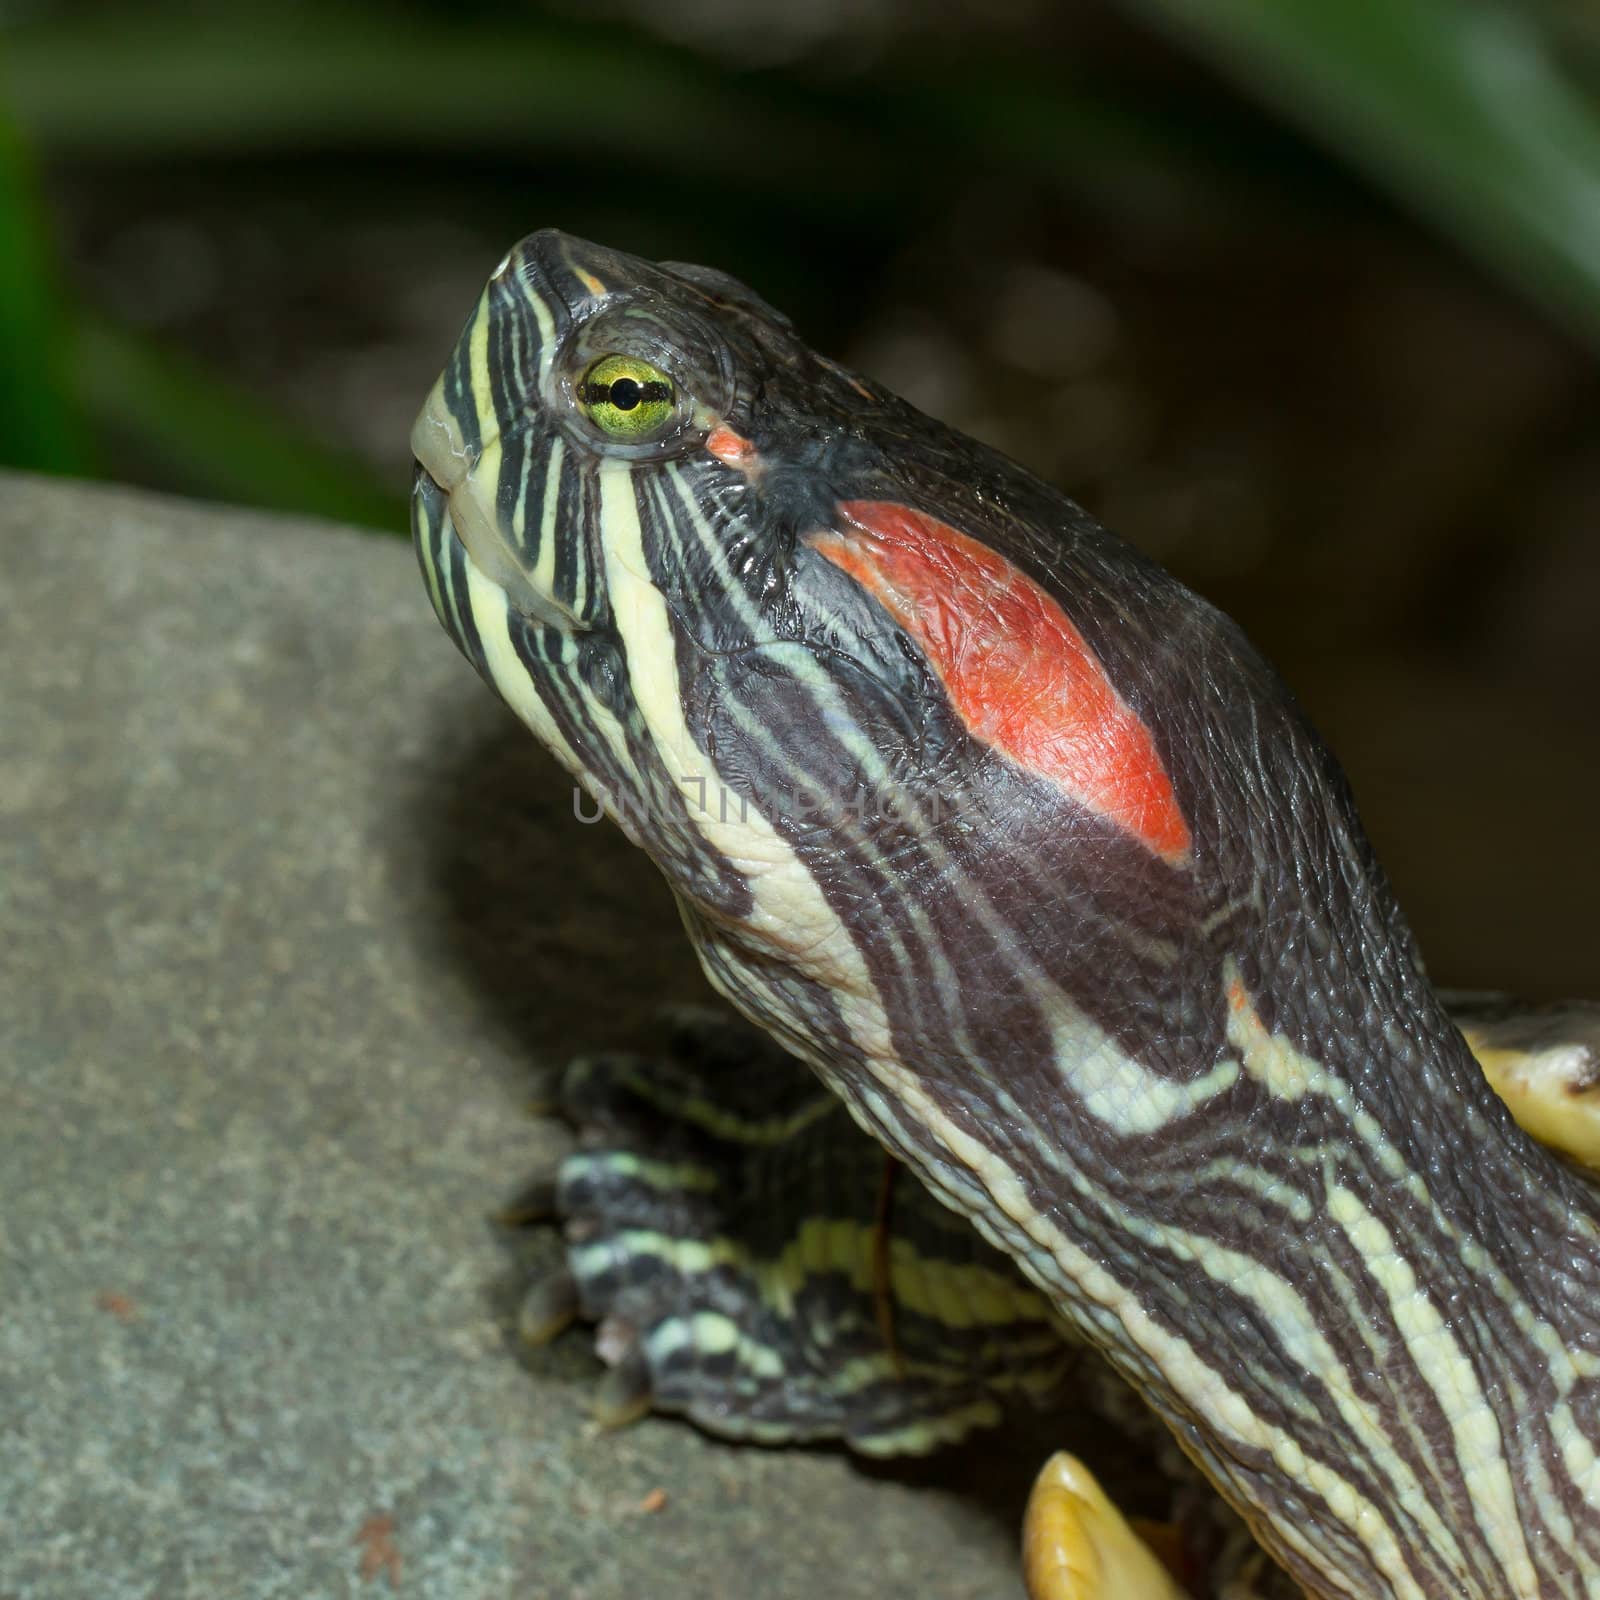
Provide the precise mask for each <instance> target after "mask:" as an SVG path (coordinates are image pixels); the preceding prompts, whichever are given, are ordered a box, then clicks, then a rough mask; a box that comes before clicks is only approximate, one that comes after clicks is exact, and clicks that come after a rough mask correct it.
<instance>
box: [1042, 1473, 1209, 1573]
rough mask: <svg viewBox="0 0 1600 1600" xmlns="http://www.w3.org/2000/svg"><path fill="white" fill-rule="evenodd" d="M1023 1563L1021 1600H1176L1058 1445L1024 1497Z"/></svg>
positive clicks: (1087, 1476) (1090, 1479)
mask: <svg viewBox="0 0 1600 1600" xmlns="http://www.w3.org/2000/svg"><path fill="white" fill-rule="evenodd" d="M1022 1565H1023V1573H1024V1581H1025V1583H1026V1586H1027V1591H1028V1600H1183V1595H1184V1591H1183V1590H1182V1589H1180V1588H1179V1587H1178V1584H1177V1581H1176V1580H1175V1579H1174V1578H1173V1576H1172V1574H1171V1573H1170V1572H1169V1571H1168V1570H1167V1568H1166V1566H1165V1565H1164V1564H1163V1563H1162V1561H1161V1560H1160V1559H1159V1558H1158V1557H1157V1555H1156V1553H1155V1551H1153V1550H1152V1549H1151V1547H1150V1545H1149V1544H1148V1543H1147V1542H1146V1541H1145V1540H1144V1539H1143V1538H1141V1537H1140V1535H1139V1534H1138V1533H1136V1532H1135V1531H1134V1529H1133V1528H1132V1527H1130V1526H1129V1525H1128V1523H1127V1522H1126V1521H1125V1520H1124V1518H1123V1515H1122V1513H1121V1512H1120V1511H1119V1510H1118V1509H1117V1508H1116V1506H1115V1505H1113V1504H1112V1502H1111V1501H1110V1500H1109V1499H1108V1498H1107V1497H1106V1493H1105V1491H1104V1490H1103V1489H1102V1488H1101V1487H1100V1485H1099V1484H1098V1483H1097V1482H1096V1481H1095V1479H1094V1475H1093V1474H1092V1473H1091V1472H1090V1471H1089V1469H1088V1468H1087V1467H1086V1466H1084V1464H1083V1463H1082V1462H1081V1461H1079V1460H1078V1459H1077V1457H1076V1456H1070V1455H1068V1454H1067V1453H1066V1452H1065V1451H1064V1450H1063V1451H1058V1452H1057V1453H1056V1454H1055V1455H1053V1456H1051V1458H1050V1459H1049V1460H1048V1461H1047V1462H1046V1463H1045V1464H1044V1467H1043V1469H1042V1470H1041V1471H1040V1473H1039V1477H1038V1479H1037V1481H1036V1482H1035V1483H1034V1486H1033V1493H1032V1494H1031V1495H1030V1496H1029V1497H1028V1511H1027V1516H1026V1518H1025V1519H1024V1522H1023V1527H1022Z"/></svg>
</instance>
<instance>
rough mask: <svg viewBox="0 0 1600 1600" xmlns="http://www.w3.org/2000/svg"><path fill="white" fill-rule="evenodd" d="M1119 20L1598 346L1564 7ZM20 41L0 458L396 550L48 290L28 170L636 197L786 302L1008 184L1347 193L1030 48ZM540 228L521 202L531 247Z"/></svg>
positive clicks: (1430, 3)
mask: <svg viewBox="0 0 1600 1600" xmlns="http://www.w3.org/2000/svg"><path fill="white" fill-rule="evenodd" d="M1124 6H1125V8H1126V9H1127V10H1129V11H1132V12H1134V13H1136V14H1138V15H1141V16H1146V17H1150V18H1154V19H1156V20H1157V21H1158V22H1159V23H1160V24H1161V25H1162V26H1164V27H1165V28H1166V29H1168V30H1169V31H1170V34H1171V37H1173V38H1174V39H1176V40H1178V41H1179V42H1180V44H1181V46H1182V47H1183V48H1185V49H1193V50H1195V51H1197V52H1200V53H1202V54H1204V55H1207V56H1209V57H1211V58H1213V59H1214V60H1215V61H1216V62H1217V63H1219V64H1220V65H1221V66H1222V67H1223V70H1224V71H1225V72H1226V73H1228V74H1230V75H1231V76H1232V77H1233V78H1235V79H1236V80H1237V81H1238V82H1239V83H1241V84H1242V85H1244V86H1245V87H1246V88H1247V90H1248V92H1249V94H1250V95H1251V96H1253V97H1257V98H1259V100H1260V101H1261V102H1263V103H1265V104H1267V105H1268V106H1270V107H1273V108H1275V109H1276V110H1277V111H1279V112H1281V113H1282V114H1283V115H1285V116H1287V117H1288V118H1289V119H1291V120H1292V121H1293V122H1296V123H1299V124H1301V125H1303V127H1304V128H1305V129H1306V130H1308V131H1309V132H1310V133H1311V134H1312V135H1313V136H1314V137H1315V138H1316V139H1317V140H1319V141H1322V142H1325V143H1326V145H1328V146H1329V147H1331V148H1332V149H1333V150H1335V151H1337V152H1338V153H1339V154H1340V156H1341V157H1342V158H1343V159H1345V160H1348V161H1349V162H1350V163H1351V164H1352V165H1353V166H1354V167H1355V168H1356V169H1357V170H1358V171H1359V172H1360V173H1361V174H1362V175H1363V176H1364V177H1365V178H1366V179H1367V180H1369V181H1370V182H1372V183H1374V184H1376V185H1378V186H1380V187H1381V188H1383V189H1385V190H1387V191H1388V192H1389V193H1390V194H1392V195H1393V196H1395V197H1397V198H1398V199H1399V200H1400V202H1401V203H1402V204H1404V205H1405V206H1407V207H1408V208H1411V209H1413V210H1414V211H1416V212H1417V213H1418V214H1419V215H1422V216H1425V217H1427V218H1428V219H1430V220H1431V221H1432V222H1433V223H1434V224H1435V225H1437V226H1438V227H1440V228H1442V229H1444V230H1446V231H1447V232H1449V233H1450V234H1452V235H1453V236H1454V237H1455V238H1456V239H1457V240H1459V241H1460V242H1461V243H1462V244H1463V245H1464V246H1466V247H1467V248H1469V249H1470V250H1472V251H1474V252H1476V253H1478V254H1479V255H1480V256H1481V258H1482V259H1484V260H1485V261H1487V262H1489V263H1491V264H1492V265H1493V266H1494V267H1495V268H1497V269H1498V270H1499V271H1501V272H1502V273H1504V274H1506V275H1507V276H1508V277H1509V278H1510V279H1512V280H1513V281H1514V282H1516V283H1517V284H1518V285H1520V287H1521V288H1522V289H1523V291H1524V292H1526V293H1527V294H1528V295H1530V296H1532V297H1534V298H1535V299H1537V300H1539V301H1540V302H1542V303H1543V304H1545V305H1546V306H1548V307H1550V308H1551V309H1553V310H1555V311H1556V312H1557V313H1558V314H1560V315H1562V316H1564V317H1565V318H1566V319H1567V320H1568V321H1569V322H1570V323H1571V325H1572V326H1573V327H1574V328H1576V329H1579V330H1581V331H1582V332H1583V333H1584V334H1585V335H1587V336H1588V337H1590V338H1592V339H1600V251H1597V250H1596V249H1595V248H1593V245H1592V242H1591V234H1592V233H1593V232H1594V229H1595V222H1594V217H1595V211H1594V208H1593V206H1592V204H1590V203H1589V199H1590V197H1591V196H1592V195H1593V194H1595V193H1600V116H1597V113H1596V108H1595V104H1594V102H1593V100H1592V98H1591V97H1590V94H1589V91H1588V89H1587V88H1586V87H1585V86H1584V85H1583V84H1582V83H1581V82H1579V81H1578V75H1577V74H1576V73H1575V72H1573V71H1570V70H1569V67H1570V66H1571V64H1572V63H1573V62H1579V63H1581V61H1582V60H1583V59H1584V58H1585V54H1584V51H1582V50H1580V49H1573V48H1570V32H1571V18H1570V16H1569V15H1568V14H1567V13H1566V12H1565V11H1563V10H1562V9H1561V8H1559V7H1557V6H1555V5H1554V4H1551V5H1549V6H1547V7H1546V8H1545V9H1544V10H1542V11H1539V10H1527V9H1524V8H1520V7H1519V8H1517V9H1512V8H1511V7H1510V6H1509V5H1506V4H1490V3H1488V0H1124ZM0 29H4V31H3V33H0V43H3V47H4V54H3V57H0V72H3V74H4V76H3V79H0V86H3V91H4V98H3V99H0V461H3V462H5V463H7V464H9V465H13V466H18V467H26V468H34V469H38V470H45V471H54V472H71V473H83V472H92V471H93V470H95V468H96V465H97V462H98V461H99V460H101V459H103V455H104V451H103V449H102V448H101V447H102V445H103V443H104V441H106V440H108V439H109V440H116V441H120V447H121V449H122V451H123V456H124V459H126V457H127V456H128V454H130V453H131V454H133V455H135V456H137V457H138V458H139V459H141V460H143V459H150V460H154V461H159V462H161V463H163V464H164V465H165V468H166V479H167V481H170V482H172V483H174V484H177V485H179V486H182V487H185V488H189V489H192V490H193V491H194V492H199V493H207V494H214V495H223V496H226V497H229V498H234V499H239V500H243V501H248V502H253V503H257V504H262V505H269V506H277V507H294V508H297V509H300V510H304V511H308V512H314V513H321V514H325V515H329V516H332V517H337V518H340V519H344V520H353V521H357V522H362V523H366V524H370V525H373V526H380V527H389V528H397V527H398V526H400V524H401V520H402V519H401V510H400V501H401V489H400V486H398V485H394V484H386V483H383V482H381V481H378V480H377V475H376V473H375V472H374V471H373V469H371V468H370V467H364V466H362V465H361V464H359V463H357V462H356V461H354V460H353V459H352V458H351V457H350V456H349V455H347V454H346V453H345V452H344V451H342V450H340V449H338V448H335V447H332V446H330V445H329V444H328V443H327V442H326V439H325V438H324V437H323V436H322V435H321V434H319V433H318V432H317V431H315V430H312V429H308V428H306V427H305V426H303V425H299V426H297V425H295V424H293V423H291V422H288V421H286V420H284V419H283V418H282V417H279V416H277V415H274V414H273V413H272V411H271V410H270V408H268V407H267V406H266V405H264V404H263V403H262V402H261V401H260V400H258V399H255V398H253V397H251V396H250V395H247V394H244V393H241V392H240V391H239V389H238V388H237V387H236V386H235V385H233V384H230V383H228V382H224V381H223V379H222V378H220V377H219V376H218V375H217V372H216V371H215V370H213V368H212V366H211V365H210V364H208V363H207V362H205V361H203V360H200V359H197V358H196V357H195V356H194V354H193V353H192V352H190V353H183V352H180V351H179V350H177V349H176V348H172V347H170V346H169V345H167V344H165V343H164V342H163V340H162V338H161V337H160V335H159V333H154V332H151V331H150V330H148V329H136V328H133V327H130V326H125V325H124V324H123V323H122V322H121V321H119V320H118V319H117V318H116V317H114V316H108V315H106V314H105V313H104V312H103V311H101V310H99V309H97V308H92V307H90V306H88V305H85V304H83V303H82V302H81V300H79V299H75V298H74V297H73V295H72V294H71V293H70V292H69V291H68V290H67V289H66V288H65V287H64V286H63V285H62V284H60V283H59V282H58V281H57V276H56V274H54V273H53V272H52V270H51V262H52V257H53V245H52V235H51V229H50V225H49V219H48V218H47V216H46V215H45V214H44V210H43V208H42V207H41V206H40V205H39V203H38V201H37V198H36V191H37V186H38V175H37V173H36V172H35V171H34V170H33V167H32V166H31V165H30V163H34V162H36V163H39V164H42V165H44V166H45V167H46V168H48V169H51V170H54V169H55V168H56V167H57V166H60V165H65V166H67V167H69V168H72V167H75V168H77V169H79V170H82V169H85V168H88V169H92V170H95V171H97V172H99V173H101V174H111V173H115V172H119V171H135V170H139V169H144V170H161V171H166V170H177V171H187V172H193V171H195V170H198V169H203V170H205V171H207V172H209V173H211V174H212V175H213V177H214V179H215V181H216V183H217V186H218V187H219V188H222V189H225V188H226V185H227V183H228V182H229V181H232V177H231V176H230V175H232V174H237V173H238V172H241V171H243V172H250V171H253V170H255V166H256V165H259V164H260V163H262V162H268V161H270V162H277V163H280V164H281V163H284V162H286V161H287V162H294V161H296V160H300V161H306V162H312V161H315V160H317V159H319V158H323V157H326V156H327V154H328V153H329V152H334V153H337V154H338V155H339V156H340V157H341V158H349V159H353V158H359V159H360V160H361V161H363V162H365V163H367V164H368V165H369V167H370V168H371V170H372V171H373V173H374V174H375V176H374V179H373V181H375V182H384V183H388V184H390V185H391V186H401V187H403V186H404V185H406V184H408V183H413V182H415V183H417V184H418V185H419V191H418V192H419V195H422V196H424V197H425V196H426V195H428V194H438V193H440V192H449V191H448V185H449V184H450V181H451V179H450V172H451V170H452V168H454V169H457V170H460V171H461V172H463V173H464V174H465V175H466V176H464V177H463V179H462V193H466V192H467V191H468V190H470V188H471V175H472V173H473V172H474V171H475V170H478V169H482V168H483V167H485V166H488V167H493V168H495V169H496V170H497V171H498V172H499V173H500V176H501V183H502V188H503V189H504V190H506V191H508V192H511V191H515V190H516V188H517V184H518V182H519V177H518V175H521V177H520V181H522V182H525V183H533V182H537V184H538V185H539V187H540V188H541V190H542V191H543V199H544V201H545V203H546V204H548V203H549V200H550V198H551V197H552V196H557V197H558V196H561V195H563V194H566V195H569V196H570V195H573V194H576V193H578V192H579V191H582V192H584V193H586V194H587V195H588V196H589V197H590V203H591V209H593V208H594V207H599V208H602V209H603V206H604V204H605V203H607V201H608V200H609V202H610V203H611V204H613V205H614V206H615V207H616V208H617V209H618V210H619V211H620V210H626V211H628V213H629V215H630V220H631V223H632V226H631V228H630V233H631V234H632V235H633V237H632V238H631V239H630V240H629V242H633V243H635V244H636V247H639V242H640V241H641V240H645V241H647V240H648V239H649V238H650V237H651V235H652V233H655V234H659V235H660V236H661V237H662V238H663V242H664V247H665V243H666V241H667V240H668V239H669V238H672V237H676V236H679V235H680V234H681V233H683V232H685V231H687V232H690V233H692V234H693V236H694V237H695V238H696V239H701V240H703V241H704V247H703V253H704V255H705V257H706V259H708V260H712V261H714V262H715V263H716V264H717V265H719V266H723V267H726V268H728V269H730V270H733V271H736V272H740V273H743V274H744V275H746V276H749V277H752V278H755V279H757V280H759V281H760V282H761V284H762V286H763V288H764V289H765V290H766V291H767V292H768V293H769V296H770V297H771V298H773V299H775V300H779V299H783V300H784V301H785V303H786V304H790V305H793V304H795V303H796V302H798V303H800V304H802V305H803V304H804V303H805V301H806V299H807V297H808V296H809V297H810V298H811V299H812V300H813V301H819V302H820V301H823V300H825V299H826V298H827V297H828V296H830V295H833V296H837V294H838V293H839V290H840V285H841V284H845V283H848V281H849V276H850V272H851V263H852V259H853V258H854V257H856V256H858V255H861V254H863V253H867V254H870V253H871V252H874V251H877V252H884V251H887V250H888V249H889V248H890V247H891V245H892V242H893V241H894V240H895V239H896V238H898V237H901V236H903V235H904V234H905V233H907V232H908V231H909V230H911V229H913V228H914V227H916V226H917V225H918V224H919V223H920V222H921V221H923V220H925V219H926V218H927V216H928V215H930V214H931V213H932V212H934V211H935V210H936V209H937V208H938V207H939V206H940V205H941V204H942V203H943V202H944V198H945V197H946V196H947V195H948V194H949V193H950V192H951V189H952V187H953V179H954V178H955V177H956V176H957V175H962V176H963V177H964V179H965V181H966V184H967V186H968V187H969V188H977V189H978V190H979V191H980V192H981V185H982V182H983V175H984V174H985V173H1000V172H1004V173H1006V174H1008V175H1009V177H1010V178H1011V180H1012V181H1015V180H1016V179H1017V178H1018V177H1019V176H1020V177H1022V178H1024V179H1027V180H1029V181H1035V182H1038V183H1041V184H1046V185H1050V186H1053V187H1056V188H1059V189H1064V190H1067V191H1070V192H1071V193H1073V194H1074V195H1076V196H1079V197H1081V199H1082V201H1083V203H1085V204H1087V205H1097V206H1103V207H1108V208H1111V209H1113V210H1115V209H1119V208H1120V209H1124V210H1126V209H1128V208H1130V207H1132V208H1137V207H1139V206H1142V205H1153V206H1160V205H1162V204H1178V203H1189V204H1193V203H1195V202H1196V197H1197V196H1202V197H1203V196H1206V195H1226V194H1230V193H1237V192H1239V191H1240V190H1247V189H1251V188H1260V187H1262V186H1267V187H1271V186H1272V185H1275V184H1276V185H1284V184H1290V185H1293V186H1295V187H1297V188H1298V189H1299V190H1301V191H1302V192H1303V191H1304V190H1305V188H1306V187H1307V186H1309V187H1311V188H1312V189H1315V187H1316V184H1317V183H1318V182H1321V183H1322V184H1323V185H1324V187H1325V188H1326V187H1328V186H1330V185H1332V186H1334V187H1336V186H1337V184H1338V182H1339V179H1338V175H1337V172H1336V170H1334V169H1332V168H1321V167H1319V166H1318V164H1317V162H1316V160H1315V159H1308V157H1307V155H1306V152H1305V147H1304V146H1303V145H1301V144H1300V143H1299V142H1298V140H1297V139H1295V138H1292V137H1289V136H1286V135H1284V134H1283V133H1282V132H1280V130H1279V129H1278V128H1277V127H1276V126H1275V125H1274V124H1272V123H1271V122H1269V121H1267V120H1265V119H1262V118H1260V117H1258V116H1256V115H1255V114H1253V113H1252V112H1251V111H1250V110H1249V109H1248V108H1247V107H1246V106H1245V105H1244V104H1241V105H1240V107H1239V110H1238V114H1237V115H1236V116H1235V115H1221V116H1219V115H1218V113H1217V98H1216V96H1215V94H1214V93H1212V94H1210V95H1196V96H1190V95H1189V94H1188V93H1187V92H1186V90H1185V88H1184V85H1183V84H1182V83H1181V81H1174V76H1173V75H1171V74H1167V75H1164V76H1163V75H1160V74H1157V75H1155V77H1154V79H1153V80H1152V79H1150V78H1149V77H1142V76H1140V75H1139V74H1133V75H1131V76H1129V77H1127V78H1126V79H1125V80H1115V79H1107V78H1106V76H1105V75H1104V74H1103V73H1093V74H1091V73H1079V74H1076V75H1074V74H1072V73H1070V72H1065V71H1063V70H1062V68H1061V66H1060V64H1059V62H1056V61H1053V60H1051V59H1049V58H1046V57H1041V56H1039V55H1038V54H1036V53H1035V54H1030V53H1029V51H1028V50H1027V48H1026V39H1024V38H1019V39H1018V40H1016V41H1013V44H1012V46H1011V47H1008V48H1002V46H1001V45H1000V44H997V43H995V42H993V41H992V40H991V42H989V43H988V44H986V45H984V47H983V48H981V49H975V50H962V51H960V52H952V51H948V50H947V51H944V52H941V51H940V50H938V49H936V48H907V49H904V50H898V49H897V50H894V51H891V52H888V53H886V54H885V55H884V56H883V57H882V58H881V59H880V60H879V61H877V62H876V63H875V64H874V65H872V66H871V67H870V68H868V69H866V70H860V71H855V72H848V71H843V70H820V69H819V67H818V66H817V64H816V63H815V62H808V61H806V60H799V61H796V62H794V63H793V64H790V65H786V66H781V67H762V68H756V67H751V66H747V65H741V64H739V63H738V62H736V61H729V60H725V59H717V58H715V57H713V56H712V55H709V54H707V53H704V52H702V51H697V50H694V49H691V48H689V47H687V46H684V45H680V44H674V43H669V42H665V41H663V40H660V39H654V38H650V37H647V36H645V35H643V34H642V33H639V32H637V31H635V30H633V29H630V28H629V27H626V26H624V25H622V24H620V23H617V22H603V21H581V20H575V19H574V18H572V17H570V16H565V17H555V16H550V15H546V14H543V13H540V12H538V11H535V10H530V9H527V8H512V7H495V6H493V5H480V6H478V7H475V8H463V7H459V6H446V5H444V4H437V5H433V6H429V5H425V4H413V5H408V6H404V7H384V8H379V7H374V6H371V5H359V4H358V5H353V6H345V7H342V8H334V7H326V6H324V7H317V8H307V9H297V8H295V7H293V6H278V7H271V8H259V9H258V8H243V9H241V8H238V7H225V8H221V9H212V10H209V11H208V10H205V9H201V10H198V11H196V10H192V9H182V10H172V11H168V10H166V9H164V8H162V7H160V6H155V5H152V6H140V7H138V8H131V7H126V6H123V7H110V6H101V7H82V6H72V5H55V6H52V5H49V4H43V5H40V6H38V7H36V8H35V9H34V10H33V11H32V13H31V14H29V15H28V16H27V17H26V18H25V19H23V20H19V21H16V22H14V23H12V24H11V25H10V26H9V27H6V26H5V25H4V24H0ZM1591 43H1592V41H1591ZM1591 57H1592V52H1591ZM8 117H9V119H10V120H9V121H8V120H5V119H6V118H8ZM241 164H243V165H242V166H241ZM328 203H330V204H340V203H342V202H341V201H340V200H339V199H338V198H337V197H336V198H334V199H333V200H332V201H330V202H328ZM420 203H422V204H426V200H425V199H424V200H423V201H421V202H420ZM668 215H677V216H685V215H688V216H691V217H692V218H693V225H692V227H691V228H689V229H687V230H683V229H680V230H673V229H669V228H667V227H666V226H665V225H664V223H663V220H662V219H664V218H665V217H667V216H668ZM547 216H548V213H547V212H546V211H545V210H544V209H543V208H542V207H541V210H540V212H539V213H538V214H534V213H533V212H530V211H525V212H524V213H523V215H522V216H521V218H520V219H519V220H518V221H517V222H516V223H515V224H511V223H509V222H508V224H507V227H506V234H505V237H506V238H507V239H509V238H510V237H511V236H513V235H514V233H515V232H516V231H520V230H521V229H522V228H523V227H525V226H528V225H532V224H533V223H534V222H537V221H543V220H547ZM670 253H673V254H682V253H686V252H683V251H678V250H672V251H670ZM819 263H821V264H826V266H827V270H825V271H822V270H819ZM786 295H792V298H787V299H786V298H785V297H786Z"/></svg>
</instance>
